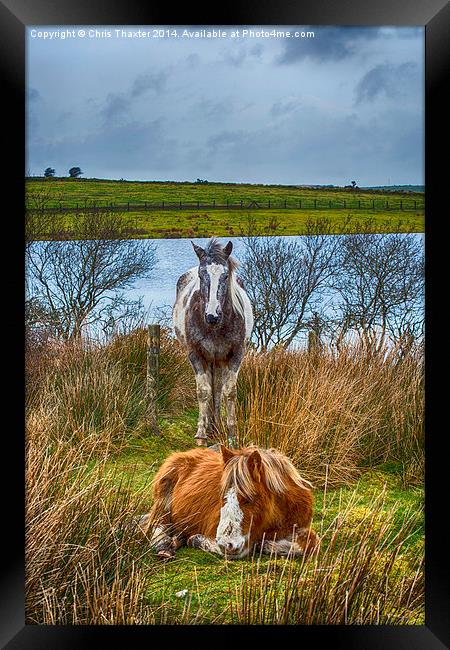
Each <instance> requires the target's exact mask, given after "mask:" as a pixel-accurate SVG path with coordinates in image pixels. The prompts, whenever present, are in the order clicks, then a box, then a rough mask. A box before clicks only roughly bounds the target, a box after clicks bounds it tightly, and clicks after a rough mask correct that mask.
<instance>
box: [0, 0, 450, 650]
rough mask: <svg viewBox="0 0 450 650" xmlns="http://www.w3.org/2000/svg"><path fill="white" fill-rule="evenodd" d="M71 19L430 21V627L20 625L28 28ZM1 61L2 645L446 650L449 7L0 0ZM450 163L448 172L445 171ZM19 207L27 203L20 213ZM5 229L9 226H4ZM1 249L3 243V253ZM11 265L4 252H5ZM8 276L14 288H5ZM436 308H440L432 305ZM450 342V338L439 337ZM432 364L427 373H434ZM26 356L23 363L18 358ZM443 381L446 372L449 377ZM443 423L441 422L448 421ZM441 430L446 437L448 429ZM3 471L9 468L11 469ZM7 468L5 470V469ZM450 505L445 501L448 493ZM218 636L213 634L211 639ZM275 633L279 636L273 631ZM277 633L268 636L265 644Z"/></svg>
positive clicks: (387, 1) (406, 1) (328, 1)
mask: <svg viewBox="0 0 450 650" xmlns="http://www.w3.org/2000/svg"><path fill="white" fill-rule="evenodd" d="M52 24H54V25H64V24H80V25H86V24H124V25H133V24H134V25H153V24H155V25H158V24H161V25H165V24H169V25H172V24H173V25H175V24H178V25H289V24H297V25H374V26H375V25H397V26H412V25H421V26H425V49H426V61H425V64H426V84H425V88H426V117H425V137H426V148H425V160H426V170H425V179H426V180H425V183H426V195H427V197H426V201H427V204H426V217H427V225H426V259H427V270H426V281H427V306H426V319H427V343H426V432H427V435H426V619H425V625H424V626H414V627H413V626H361V627H358V626H348V627H345V626H311V627H310V626H308V627H307V626H298V627H296V626H294V627H290V628H281V627H277V628H276V629H275V628H264V629H261V628H258V627H252V628H241V627H240V629H239V630H236V629H235V628H236V626H222V627H221V629H220V636H219V635H217V629H210V628H211V627H214V626H191V627H178V628H176V627H174V626H167V627H166V626H165V627H164V628H159V627H157V626H148V627H147V626H134V627H131V626H130V627H125V626H112V627H108V626H91V627H88V626H67V627H66V626H32V625H25V623H24V609H25V608H24V603H25V595H24V576H25V553H24V503H25V488H24V456H25V454H24V448H25V445H24V435H23V430H24V427H23V420H21V418H20V415H21V414H22V413H23V412H24V405H23V402H24V401H23V395H24V346H23V341H24V306H23V305H24V299H23V287H24V268H23V241H24V227H23V208H22V206H23V205H24V170H25V131H24V125H25V101H24V98H25V92H24V90H25V28H26V27H27V26H29V25H52ZM0 25H1V38H0V66H1V71H2V90H3V93H2V94H3V101H2V103H3V109H4V118H3V135H4V136H5V142H6V146H5V148H4V150H3V154H4V155H3V162H4V163H6V164H5V169H4V173H3V175H2V179H3V196H4V201H6V198H7V199H8V200H9V208H7V212H6V213H4V215H3V216H4V221H5V223H4V229H5V228H6V227H7V228H8V230H7V235H6V236H7V237H8V240H6V239H5V241H8V246H7V248H8V252H9V253H10V254H9V259H8V263H7V272H5V275H4V277H5V285H7V286H6V289H7V290H8V298H7V300H8V303H7V305H8V309H7V311H6V310H5V312H4V318H3V319H2V320H3V321H4V323H3V324H4V325H6V332H5V334H4V337H5V338H4V340H6V341H7V345H6V346H5V352H6V353H7V354H10V355H11V361H10V362H9V363H8V362H7V361H6V360H4V373H5V375H4V376H6V373H7V377H8V380H7V382H5V384H6V385H5V389H6V391H5V392H4V395H5V397H6V400H5V403H6V405H7V407H6V408H4V415H6V413H8V414H11V415H12V416H13V417H12V422H11V424H9V425H8V426H5V428H4V435H3V452H4V453H3V465H4V470H3V472H2V475H3V476H4V478H6V480H5V481H4V486H3V493H2V496H3V498H2V506H3V513H2V514H3V516H2V523H3V526H2V528H3V536H2V542H3V544H2V548H3V551H2V553H1V555H0V557H1V561H2V571H1V588H0V599H1V600H0V643H1V646H2V647H5V648H7V649H8V650H13V649H14V650H15V649H21V650H22V649H25V648H33V650H37V649H40V648H42V649H44V648H45V649H46V650H51V649H52V648H55V649H56V648H58V650H61V649H62V648H89V647H94V645H95V647H98V644H99V643H105V644H106V643H110V642H116V643H125V644H127V645H128V647H136V646H137V645H138V644H139V645H141V644H143V643H147V644H148V643H150V645H151V644H152V643H153V644H156V643H167V642H168V643H169V645H170V646H173V645H174V644H175V643H176V642H181V643H184V644H186V643H191V642H194V639H195V640H200V638H201V637H203V636H204V635H207V637H210V635H211V637H210V638H211V641H212V642H214V641H213V640H214V639H217V641H220V642H222V643H227V642H230V641H231V643H244V642H245V641H244V640H243V638H242V636H239V635H245V636H246V637H247V638H246V641H247V642H248V640H251V639H252V636H253V635H255V634H257V636H260V635H261V637H262V638H263V639H265V640H266V641H267V643H270V642H271V641H275V642H276V643H282V642H283V641H284V637H285V634H288V635H289V637H290V638H292V640H293V641H294V643H298V644H305V643H309V644H312V643H314V644H325V643H327V642H328V643H332V644H333V647H334V648H336V646H337V647H345V648H347V649H348V650H350V649H352V648H355V649H356V648H357V649H360V648H364V649H367V650H371V649H372V648H374V649H375V648H383V650H389V648H395V649H396V650H401V649H402V648H405V649H408V650H416V649H417V650H418V649H424V650H439V649H441V648H445V647H448V642H449V640H450V635H449V613H448V595H449V594H448V542H447V539H446V535H445V527H444V528H442V526H443V523H444V521H445V514H446V510H448V508H447V509H446V508H445V504H444V499H445V496H447V495H448V489H446V488H447V486H446V483H447V480H446V476H447V463H446V459H445V455H444V454H442V451H441V443H442V442H443V440H442V439H443V435H442V433H443V429H444V426H445V419H444V420H439V419H438V416H437V412H438V410H439V406H440V405H441V404H443V405H445V400H444V399H440V395H439V392H438V390H437V388H438V387H437V388H436V383H439V384H440V383H441V382H436V380H435V379H434V377H435V376H438V377H439V376H440V375H439V368H438V366H439V360H440V363H441V364H442V371H443V372H444V371H445V370H446V368H445V367H444V365H443V364H444V357H443V355H442V346H441V338H440V337H441V336H442V334H443V332H442V325H440V324H439V323H440V321H439V316H437V318H434V317H433V313H434V309H435V305H436V303H433V294H435V288H434V280H432V278H433V275H434V277H437V275H438V271H436V272H435V269H436V268H437V265H438V264H439V259H445V258H444V257H443V256H442V257H441V253H440V252H438V248H439V243H442V239H443V238H442V237H441V236H440V233H441V227H442V226H443V220H444V218H446V217H447V215H446V214H445V213H441V212H440V211H439V204H440V202H441V201H442V203H441V204H442V205H443V206H444V205H445V204H444V202H443V192H444V191H445V188H446V182H445V181H446V179H445V177H444V174H446V173H447V172H446V165H445V162H441V159H440V157H439V151H440V150H442V152H443V153H445V150H444V144H445V133H446V126H447V115H446V112H447V111H448V109H447V107H446V104H445V103H444V102H443V93H444V89H445V85H444V83H445V81H446V72H447V69H448V66H447V62H448V61H449V60H450V57H449V38H448V25H450V7H449V5H448V3H446V2H445V0H427V1H426V2H424V1H423V0H377V2H369V1H367V0H359V1H358V0H335V1H334V2H333V1H332V0H307V1H302V2H298V3H295V4H294V3H293V2H292V1H291V2H289V1H288V0H283V1H279V2H269V1H268V0H259V2H258V3H250V2H241V3H233V4H230V3H222V4H221V6H218V7H214V11H213V10H212V9H209V10H203V8H200V7H198V6H197V5H194V4H192V3H190V4H189V5H188V6H186V7H185V8H184V9H181V10H178V9H177V11H176V15H175V14H174V13H172V14H171V13H170V9H169V8H168V7H167V6H166V5H164V3H160V5H159V6H157V5H155V4H152V3H148V4H146V3H144V2H142V0H127V1H126V2H124V1H123V0H116V1H114V0H97V1H94V2H93V1H92V0H91V1H90V2H88V1H87V0H78V2H76V3H74V2H73V1H72V2H69V0H58V2H55V1H51V0H0ZM447 167H448V165H447ZM19 206H20V207H19ZM6 222H7V223H6ZM5 249H6V247H4V251H5ZM5 259H6V256H5ZM6 279H7V281H6ZM436 311H437V309H436ZM444 335H445V332H444ZM430 359H433V361H432V364H433V365H432V367H430V363H431V362H430ZM19 360H20V361H19ZM444 376H446V375H444ZM441 422H443V423H444V424H442V423H441ZM441 432H442V433H441ZM5 468H6V469H5ZM8 468H9V470H10V471H9V472H8V471H6V470H7V469H8ZM447 498H448V497H447ZM216 635H217V636H216ZM275 635H276V636H275ZM270 637H271V638H270Z"/></svg>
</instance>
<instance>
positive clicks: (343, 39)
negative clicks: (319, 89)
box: [277, 25, 381, 64]
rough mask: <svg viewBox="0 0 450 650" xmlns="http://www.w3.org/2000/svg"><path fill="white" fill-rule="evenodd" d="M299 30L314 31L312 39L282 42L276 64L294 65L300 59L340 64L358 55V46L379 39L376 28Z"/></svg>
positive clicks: (315, 28)
mask: <svg viewBox="0 0 450 650" xmlns="http://www.w3.org/2000/svg"><path fill="white" fill-rule="evenodd" d="M301 29H302V31H305V32H306V31H312V32H314V38H294V39H292V38H291V39H285V40H284V41H283V52H282V54H281V55H280V56H279V57H278V59H277V62H278V63H279V64H288V63H295V62H296V61H302V60H303V59H307V58H309V59H312V60H314V61H318V62H319V63H323V62H325V61H340V60H343V59H348V58H350V57H353V56H354V55H355V54H358V51H359V49H360V46H361V43H362V42H364V41H365V40H373V39H375V38H378V37H379V36H380V30H381V28H379V27H317V26H315V25H308V26H306V27H302V28H301Z"/></svg>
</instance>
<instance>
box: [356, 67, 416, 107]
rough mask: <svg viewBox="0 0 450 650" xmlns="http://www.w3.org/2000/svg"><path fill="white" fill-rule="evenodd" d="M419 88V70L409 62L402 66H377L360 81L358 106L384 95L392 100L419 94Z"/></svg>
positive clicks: (357, 94)
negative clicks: (411, 93)
mask: <svg viewBox="0 0 450 650" xmlns="http://www.w3.org/2000/svg"><path fill="white" fill-rule="evenodd" d="M418 88H419V68H418V66H417V64H416V63H413V62H412V61H408V62H406V63H402V64H400V65H393V64H391V63H383V64H380V65H377V66H375V67H374V68H372V69H371V70H369V71H368V72H366V74H365V75H364V77H363V78H362V79H361V80H360V81H359V83H358V84H357V86H356V88H355V93H356V100H355V103H356V104H360V103H362V102H370V101H372V100H373V99H375V98H376V97H377V96H378V95H382V94H384V95H385V96H386V97H388V98H390V99H396V98H398V97H402V96H406V95H407V94H409V93H410V92H412V91H413V92H417V90H418Z"/></svg>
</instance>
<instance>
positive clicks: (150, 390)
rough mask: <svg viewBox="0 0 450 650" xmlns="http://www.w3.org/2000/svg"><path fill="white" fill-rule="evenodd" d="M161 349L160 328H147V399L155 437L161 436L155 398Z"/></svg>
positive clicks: (152, 326)
mask: <svg viewBox="0 0 450 650" xmlns="http://www.w3.org/2000/svg"><path fill="white" fill-rule="evenodd" d="M160 348H161V328H160V326H159V325H149V326H148V339H147V399H148V414H149V418H150V426H151V428H152V431H153V433H154V434H155V435H157V436H159V435H161V433H160V431H159V429H158V420H157V409H156V398H157V395H158V377H159V351H160Z"/></svg>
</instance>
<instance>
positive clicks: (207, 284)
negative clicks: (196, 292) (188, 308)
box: [192, 240, 233, 325]
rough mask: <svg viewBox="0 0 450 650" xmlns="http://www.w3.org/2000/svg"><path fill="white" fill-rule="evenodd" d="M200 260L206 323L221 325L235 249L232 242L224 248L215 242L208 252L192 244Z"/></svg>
mask: <svg viewBox="0 0 450 650" xmlns="http://www.w3.org/2000/svg"><path fill="white" fill-rule="evenodd" d="M192 246H193V247H194V251H195V252H196V254H197V257H198V259H199V262H200V263H199V267H198V277H199V279H200V294H201V296H202V298H203V303H204V305H205V312H204V316H205V322H206V323H207V324H208V325H219V324H220V323H221V321H222V316H223V307H224V302H225V298H226V295H227V290H228V282H229V275H230V268H229V264H228V258H229V257H230V254H231V251H232V249H233V244H232V242H231V241H230V242H228V244H227V245H226V246H225V247H224V248H222V246H220V244H219V243H218V242H216V241H215V240H213V242H211V243H210V244H209V245H208V247H207V248H206V250H204V249H203V248H201V247H200V246H197V245H196V244H194V243H193V242H192Z"/></svg>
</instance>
